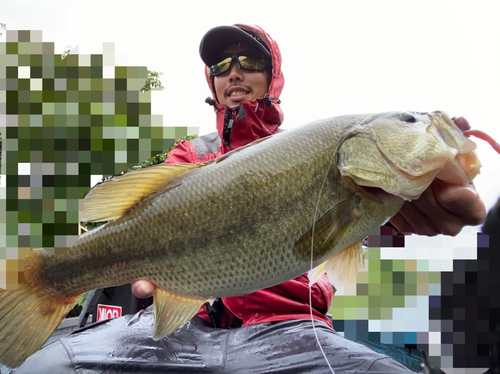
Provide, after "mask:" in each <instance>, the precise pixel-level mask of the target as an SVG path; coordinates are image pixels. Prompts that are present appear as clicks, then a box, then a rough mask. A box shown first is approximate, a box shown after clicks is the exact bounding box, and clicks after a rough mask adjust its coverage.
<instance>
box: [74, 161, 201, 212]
mask: <svg viewBox="0 0 500 374" xmlns="http://www.w3.org/2000/svg"><path fill="white" fill-rule="evenodd" d="M204 165H206V164H178V165H169V164H160V165H154V166H150V167H147V168H144V169H137V170H133V171H131V172H128V173H127V174H124V175H121V176H119V177H116V178H113V179H111V180H109V181H107V182H105V183H102V184H100V185H97V186H96V187H94V188H93V189H92V190H91V191H90V192H89V194H88V195H87V196H86V197H85V200H84V202H83V204H84V211H83V217H82V221H86V222H99V221H109V220H113V219H116V218H119V217H121V216H123V215H124V214H125V213H127V211H128V210H129V209H130V208H131V207H133V206H134V205H136V204H137V203H138V202H139V201H141V200H142V199H144V198H145V197H147V196H149V195H151V194H152V193H154V192H156V191H158V190H160V189H161V188H163V187H166V186H168V185H169V184H171V183H172V182H174V181H176V180H179V179H180V178H181V177H184V176H185V175H187V174H188V173H190V172H191V171H193V170H194V169H197V168H200V167H202V166H204Z"/></svg>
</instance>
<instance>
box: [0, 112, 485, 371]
mask: <svg viewBox="0 0 500 374" xmlns="http://www.w3.org/2000/svg"><path fill="white" fill-rule="evenodd" d="M475 148H476V145H475V143H474V142H472V141H471V140H469V139H468V138H466V137H465V136H464V135H463V133H462V131H461V130H460V129H459V128H458V127H457V126H456V125H455V124H454V123H453V122H452V121H451V120H450V119H449V118H448V117H447V116H446V115H445V114H443V113H441V112H433V113H410V112H389V113H381V114H370V115H351V116H342V117H336V118H331V119H326V120H321V121H317V122H313V123H310V124H308V125H306V126H303V127H299V128H296V129H293V130H289V131H285V132H283V133H280V134H277V135H275V136H272V137H269V138H266V139H262V140H259V141H256V142H254V143H252V144H250V145H248V146H246V147H243V148H240V149H238V150H236V151H233V152H231V153H229V154H227V155H225V156H223V157H221V158H219V159H216V160H214V161H212V162H208V163H205V164H193V165H175V166H173V165H166V164H164V165H158V166H153V167H150V168H147V169H142V170H137V171H133V172H130V173H128V174H125V175H123V176H120V177H117V178H115V179H113V180H111V181H109V182H106V183H103V184H101V185H99V186H97V187H96V188H94V189H93V190H92V191H91V192H90V193H89V194H88V196H87V197H86V198H85V201H84V216H83V217H82V219H83V220H85V221H107V220H111V222H110V223H107V224H106V225H104V226H101V227H100V228H98V229H96V230H93V231H91V232H89V233H86V234H84V235H82V236H81V237H80V238H79V240H78V241H77V242H76V243H75V245H74V246H73V247H72V248H70V249H68V250H67V251H65V252H64V253H62V254H59V255H54V256H48V255H46V254H45V253H44V251H43V250H35V251H33V252H32V253H31V254H30V255H29V256H28V257H27V258H26V266H25V283H23V284H22V285H21V286H20V287H19V288H18V289H16V290H14V291H9V292H3V293H2V295H1V296H0V362H1V363H3V364H6V365H8V366H11V367H15V366H18V365H19V364H21V363H22V362H23V361H24V360H25V359H26V358H27V357H29V356H30V355H31V354H33V353H34V352H35V351H37V350H38V349H39V348H40V347H41V345H42V344H43V343H44V342H45V341H46V340H47V339H48V338H49V336H50V335H51V334H52V332H53V331H54V330H55V329H56V328H57V326H58V325H59V324H60V322H61V320H62V319H63V318H64V317H65V315H66V314H67V312H68V311H69V310H70V309H72V307H73V306H74V304H75V303H76V302H77V300H78V299H79V297H80V295H81V294H82V293H84V292H86V291H88V290H92V289H95V288H100V287H107V286H115V285H121V284H124V283H128V282H132V281H134V280H138V279H146V280H148V281H150V282H152V283H154V284H155V285H156V286H157V289H156V292H155V295H154V310H155V324H154V327H153V337H154V338H155V339H160V338H162V337H164V336H166V335H168V334H170V333H172V332H173V331H174V330H176V329H177V328H178V327H179V326H180V325H182V324H183V323H185V322H186V321H188V320H189V319H191V318H192V317H193V316H194V315H195V314H196V312H197V311H198V310H199V308H200V307H201V305H202V304H203V303H205V302H206V301H207V300H212V299H214V298H216V297H222V296H234V295H242V294H247V293H250V292H252V291H255V290H258V289H262V288H265V287H270V286H273V285H276V284H279V283H281V282H284V281H287V280H289V279H291V278H294V277H296V276H298V275H300V274H303V273H305V272H307V271H308V270H310V269H311V268H312V267H317V269H320V271H316V272H315V274H316V275H312V277H313V278H314V277H317V276H318V274H320V273H321V271H323V270H327V271H328V270H329V269H332V268H333V267H332V266H330V265H331V264H334V263H335V259H337V260H338V259H339V258H340V257H343V258H352V257H356V253H357V252H358V251H359V250H360V247H361V246H360V242H361V241H362V239H363V238H364V237H365V236H366V235H367V234H368V232H369V231H370V230H371V229H373V228H375V227H377V226H379V225H382V224H384V223H385V222H386V221H387V220H388V219H390V218H391V217H392V216H393V215H395V214H396V213H397V212H398V210H399V209H400V208H401V206H402V204H403V202H404V200H412V199H416V198H418V197H419V196H420V194H421V193H422V192H423V191H424V190H425V189H426V188H427V187H428V186H429V184H430V183H431V182H432V181H433V179H434V178H440V179H444V180H447V181H450V182H452V183H459V184H468V183H470V181H471V180H472V179H473V178H474V177H475V176H476V174H477V173H478V172H479V167H480V165H479V161H478V159H477V157H476V155H475V152H474V149H475ZM339 254H340V255H339ZM339 256H340V257H339ZM325 263H326V265H325ZM322 264H323V265H322ZM350 266H351V264H349V263H346V264H345V265H344V268H349V267H350ZM214 274H217V276H214Z"/></svg>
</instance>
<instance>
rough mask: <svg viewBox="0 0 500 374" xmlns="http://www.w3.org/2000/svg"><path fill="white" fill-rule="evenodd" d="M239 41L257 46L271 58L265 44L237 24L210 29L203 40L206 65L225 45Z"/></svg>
mask: <svg viewBox="0 0 500 374" xmlns="http://www.w3.org/2000/svg"><path fill="white" fill-rule="evenodd" d="M238 43H241V44H246V45H248V46H249V47H252V48H255V50H257V51H259V52H261V53H263V54H264V55H265V56H266V57H268V58H271V54H270V53H269V50H268V48H267V47H266V46H265V44H264V43H263V42H261V41H259V40H258V39H257V38H255V37H253V36H252V35H250V34H249V33H247V32H245V31H243V30H241V29H239V28H238V27H235V26H218V27H214V28H213V29H210V30H208V32H207V33H206V34H205V36H204V37H203V39H202V40H201V43H200V56H201V59H202V60H203V62H204V63H205V65H207V66H210V65H211V64H213V63H214V59H215V58H216V57H217V56H218V55H220V54H221V53H222V51H223V50H224V48H225V47H227V46H228V45H231V44H238Z"/></svg>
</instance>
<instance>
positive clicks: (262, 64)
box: [238, 56, 267, 71]
mask: <svg viewBox="0 0 500 374" xmlns="http://www.w3.org/2000/svg"><path fill="white" fill-rule="evenodd" d="M238 61H239V62H240V66H241V67H242V68H243V69H245V70H253V71H262V70H264V69H265V68H266V65H267V60H266V59H265V58H263V57H261V56H238Z"/></svg>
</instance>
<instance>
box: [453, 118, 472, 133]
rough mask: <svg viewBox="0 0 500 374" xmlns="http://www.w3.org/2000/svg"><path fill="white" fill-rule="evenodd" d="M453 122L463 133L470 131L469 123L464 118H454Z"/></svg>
mask: <svg viewBox="0 0 500 374" xmlns="http://www.w3.org/2000/svg"><path fill="white" fill-rule="evenodd" d="M453 122H455V125H457V126H458V128H459V129H460V130H462V131H467V130H470V125H469V121H467V120H466V119H465V118H464V117H457V118H453Z"/></svg>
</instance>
